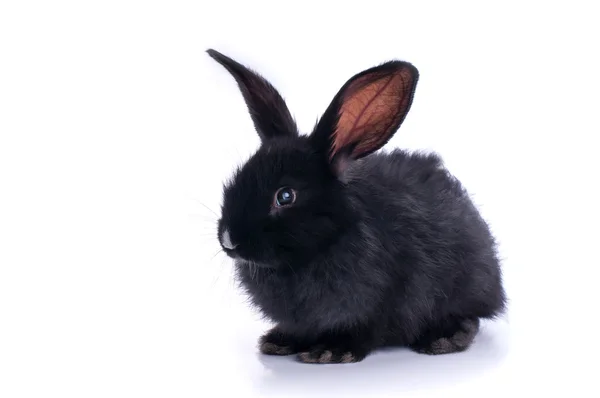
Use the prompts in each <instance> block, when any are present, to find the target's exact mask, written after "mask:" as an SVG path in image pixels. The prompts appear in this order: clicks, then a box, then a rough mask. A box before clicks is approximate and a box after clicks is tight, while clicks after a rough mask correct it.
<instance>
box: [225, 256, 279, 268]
mask: <svg viewBox="0 0 600 398" xmlns="http://www.w3.org/2000/svg"><path fill="white" fill-rule="evenodd" d="M234 261H235V265H236V266H237V267H248V268H250V269H254V268H271V269H275V268H277V265H275V264H271V263H266V262H261V261H254V260H246V259H242V258H236V259H235V260H234Z"/></svg>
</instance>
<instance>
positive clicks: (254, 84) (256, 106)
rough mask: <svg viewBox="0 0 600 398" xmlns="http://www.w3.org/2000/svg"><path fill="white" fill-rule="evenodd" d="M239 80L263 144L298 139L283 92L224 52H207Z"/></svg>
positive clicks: (296, 128)
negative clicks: (290, 137)
mask: <svg viewBox="0 0 600 398" xmlns="http://www.w3.org/2000/svg"><path fill="white" fill-rule="evenodd" d="M206 52H207V53H208V55H210V56H211V57H212V58H213V59H214V60H215V61H217V62H218V63H219V64H221V65H222V66H223V67H224V68H225V69H227V71H228V72H229V73H230V74H231V75H232V76H233V77H234V78H235V81H236V82H237V84H238V86H239V88H240V91H241V92H242V96H243V97H244V101H246V105H247V107H248V112H249V113H250V117H251V118H252V121H253V122H254V127H255V129H256V132H257V133H258V135H259V136H260V138H261V140H262V141H265V140H268V139H270V138H273V137H281V136H296V135H298V127H297V126H296V122H295V121H294V119H293V117H292V115H291V113H290V111H289V109H288V107H287V104H286V103H285V101H284V99H283V97H281V95H280V94H279V92H278V91H277V90H276V89H275V87H273V86H272V85H271V83H269V82H268V81H267V80H266V79H265V78H263V77H262V76H260V75H259V74H258V73H256V72H254V71H252V70H250V69H248V68H247V67H245V66H244V65H242V64H240V63H239V62H237V61H235V60H233V59H231V58H230V57H228V56H226V55H224V54H221V53H220V52H218V51H216V50H213V49H209V50H207V51H206Z"/></svg>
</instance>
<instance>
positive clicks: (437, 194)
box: [206, 49, 507, 364]
mask: <svg viewBox="0 0 600 398" xmlns="http://www.w3.org/2000/svg"><path fill="white" fill-rule="evenodd" d="M206 51H207V53H208V54H209V55H210V57H211V58H212V59H213V60H215V61H216V62H217V63H218V64H220V65H221V66H222V67H224V68H225V69H226V70H227V71H228V72H229V74H230V75H232V77H233V78H234V79H235V82H236V83H237V86H238V87H239V89H240V91H241V94H242V97H243V99H244V101H245V104H246V106H247V108H248V112H249V114H250V117H251V119H252V123H253V125H254V127H255V130H256V133H257V134H258V136H259V138H260V147H259V148H258V149H257V150H256V152H255V153H253V154H252V156H250V157H249V158H248V160H247V161H246V162H245V163H244V164H243V165H242V166H240V167H238V168H237V169H236V170H235V172H234V175H233V176H232V177H231V178H230V179H228V180H227V181H226V182H224V184H223V192H222V204H221V215H220V216H219V219H218V222H217V228H216V229H217V238H218V242H219V244H220V246H221V248H222V250H223V251H224V252H225V253H226V255H227V256H229V257H230V258H231V259H232V261H233V263H234V276H235V279H236V281H237V282H238V286H239V289H240V290H241V291H243V293H245V294H246V295H247V296H248V299H249V300H248V301H249V306H251V307H252V308H256V309H257V310H258V311H259V313H260V314H261V315H262V316H263V317H264V319H265V320H268V321H269V323H271V324H272V329H270V330H268V331H266V333H265V334H264V335H262V336H261V337H260V338H259V341H258V346H257V349H258V350H259V351H260V353H262V354H265V355H293V356H294V358H295V359H297V360H299V361H300V362H303V363H313V364H341V363H356V362H361V361H363V360H364V359H365V358H366V357H367V356H369V355H370V354H372V353H373V352H374V351H376V350H379V349H383V348H389V347H405V348H408V349H411V350H413V351H415V352H418V353H423V354H429V355H441V354H450V353H458V352H463V351H465V350H467V349H468V348H469V347H471V345H472V343H473V341H474V339H475V337H476V335H477V333H478V332H479V326H480V320H481V319H490V320H493V319H496V318H498V317H500V316H501V315H502V314H503V313H504V312H505V307H506V302H507V298H506V294H505V290H504V288H503V281H502V272H501V264H500V260H499V256H498V249H497V246H498V245H497V242H496V239H495V237H494V236H493V234H492V232H491V230H490V227H489V225H488V224H487V222H486V221H485V220H484V219H483V218H482V216H481V214H480V212H479V210H478V209H477V208H476V206H475V205H474V204H473V202H472V200H471V198H470V196H469V193H468V192H467V191H466V189H465V188H463V186H462V185H461V182H460V181H458V180H457V178H455V177H454V176H453V175H452V174H451V173H450V172H449V171H448V170H447V169H446V167H445V165H444V163H443V161H442V159H441V157H440V156H439V155H438V154H436V153H425V152H422V151H413V152H409V151H407V150H401V149H394V150H391V151H387V152H384V151H379V149H381V148H382V147H383V146H384V145H385V144H386V143H387V142H388V141H389V140H390V138H391V137H392V136H393V135H394V134H395V132H396V130H397V129H398V128H399V127H400V125H401V124H402V122H403V121H404V119H405V118H406V115H407V113H408V111H409V109H410V108H411V105H412V102H413V98H414V93H415V88H416V86H417V82H418V80H419V71H418V70H417V68H416V67H415V66H414V65H412V64H411V63H408V62H405V61H400V60H390V61H386V62H383V63H381V64H379V65H377V66H373V67H371V68H369V69H366V70H364V71H362V72H360V73H357V74H356V75H354V76H352V77H351V78H350V79H349V80H347V81H346V83H345V84H344V85H343V86H342V87H341V88H340V89H339V91H338V92H337V93H336V95H335V96H334V97H333V99H332V101H331V103H330V104H329V106H328V108H327V109H326V110H325V111H324V113H323V114H322V115H321V117H320V118H319V120H318V121H317V122H316V124H315V126H314V129H313V130H312V132H311V133H310V134H301V133H300V132H299V130H298V127H297V125H296V122H295V120H294V118H293V117H292V115H291V113H290V111H289V109H288V107H287V105H286V102H285V100H284V99H283V97H282V96H281V94H280V93H279V92H278V91H277V90H276V89H275V87H273V86H272V85H271V83H269V82H268V81H267V80H266V79H265V78H264V77H262V76H261V75H260V74H258V73H257V72H255V71H253V70H252V69H250V68H248V67H247V66H244V65H242V64H240V63H238V62H237V61H235V60H233V59H232V58H230V57H229V56H227V55H224V54H222V53H220V52H218V51H216V50H214V49H208V50H206Z"/></svg>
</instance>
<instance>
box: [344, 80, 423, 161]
mask: <svg viewBox="0 0 600 398" xmlns="http://www.w3.org/2000/svg"><path fill="white" fill-rule="evenodd" d="M410 81H411V76H410V71H409V70H407V69H399V70H395V71H391V72H390V71H387V72H385V73H381V72H379V73H377V74H368V75H365V76H361V77H360V78H358V79H356V80H355V81H353V82H352V83H351V84H350V85H349V87H348V88H347V90H346V92H345V93H344V95H343V97H342V104H341V107H340V114H339V120H338V123H337V126H336V130H335V132H334V140H333V147H332V155H334V154H335V153H337V152H338V151H339V150H340V149H342V148H344V147H345V146H347V145H350V144H356V147H355V148H354V150H353V152H352V154H351V156H352V157H355V158H356V157H359V156H360V155H361V154H364V153H368V152H371V151H373V150H375V149H377V148H378V147H379V146H381V145H383V143H384V142H385V141H386V140H387V139H389V137H390V136H391V135H392V134H393V133H394V130H395V129H396V128H398V124H399V121H400V120H401V119H402V118H403V117H404V115H405V114H406V111H407V108H408V105H409V102H410V95H409V94H410Z"/></svg>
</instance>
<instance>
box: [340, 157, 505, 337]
mask: <svg viewBox="0 0 600 398" xmlns="http://www.w3.org/2000/svg"><path fill="white" fill-rule="evenodd" d="M348 189H349V190H350V192H351V195H350V197H351V198H352V200H353V201H354V202H355V203H356V205H357V207H361V208H362V211H363V219H364V222H365V224H367V225H368V228H369V230H370V231H371V233H372V234H376V235H377V239H378V240H379V241H381V244H382V246H383V247H384V248H385V250H386V251H387V253H389V254H390V255H391V256H392V257H393V260H391V261H390V262H388V263H387V264H384V263H381V264H379V265H378V266H379V267H382V269H385V272H386V273H388V274H389V275H390V278H389V280H390V281H391V288H389V289H387V290H386V297H385V298H384V302H385V304H384V305H385V306H386V307H387V308H388V311H386V315H387V317H388V319H387V321H386V323H387V324H388V329H390V330H394V333H396V334H398V331H402V330H404V331H405V332H406V335H405V336H400V337H403V339H404V340H406V339H408V340H410V338H411V336H410V335H411V333H410V332H411V331H413V332H415V333H416V331H417V330H418V329H420V327H421V326H422V325H423V324H427V323H432V322H437V321H439V320H442V319H445V318H447V317H458V318H464V317H467V318H468V317H482V318H491V317H494V316H496V315H498V314H499V313H500V312H502V310H503V309H504V304H505V293H504V290H503V288H502V281H501V269H500V262H499V259H498V255H497V251H496V242H495V239H494V237H493V235H492V233H491V231H490V228H489V226H488V224H487V223H486V221H485V220H484V219H483V218H482V217H481V215H480V213H479V211H478V209H477V208H476V206H475V205H474V204H473V202H472V200H471V199H470V196H469V194H468V192H467V191H466V190H465V189H464V188H463V186H462V184H461V183H460V181H459V180H458V179H456V178H455V177H454V176H452V175H451V174H450V173H449V171H448V170H446V169H445V167H444V165H443V162H442V160H441V158H440V157H439V156H437V155H436V154H432V153H419V152H416V153H409V152H407V151H404V150H394V151H392V152H390V153H378V154H374V155H372V156H369V157H367V158H365V159H364V160H362V161H361V162H358V163H356V165H355V166H354V167H353V168H352V169H351V170H350V174H349V179H348ZM383 258H387V256H384V257H383ZM411 324H412V325H413V326H414V328H411ZM411 329H412V330H411Z"/></svg>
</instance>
